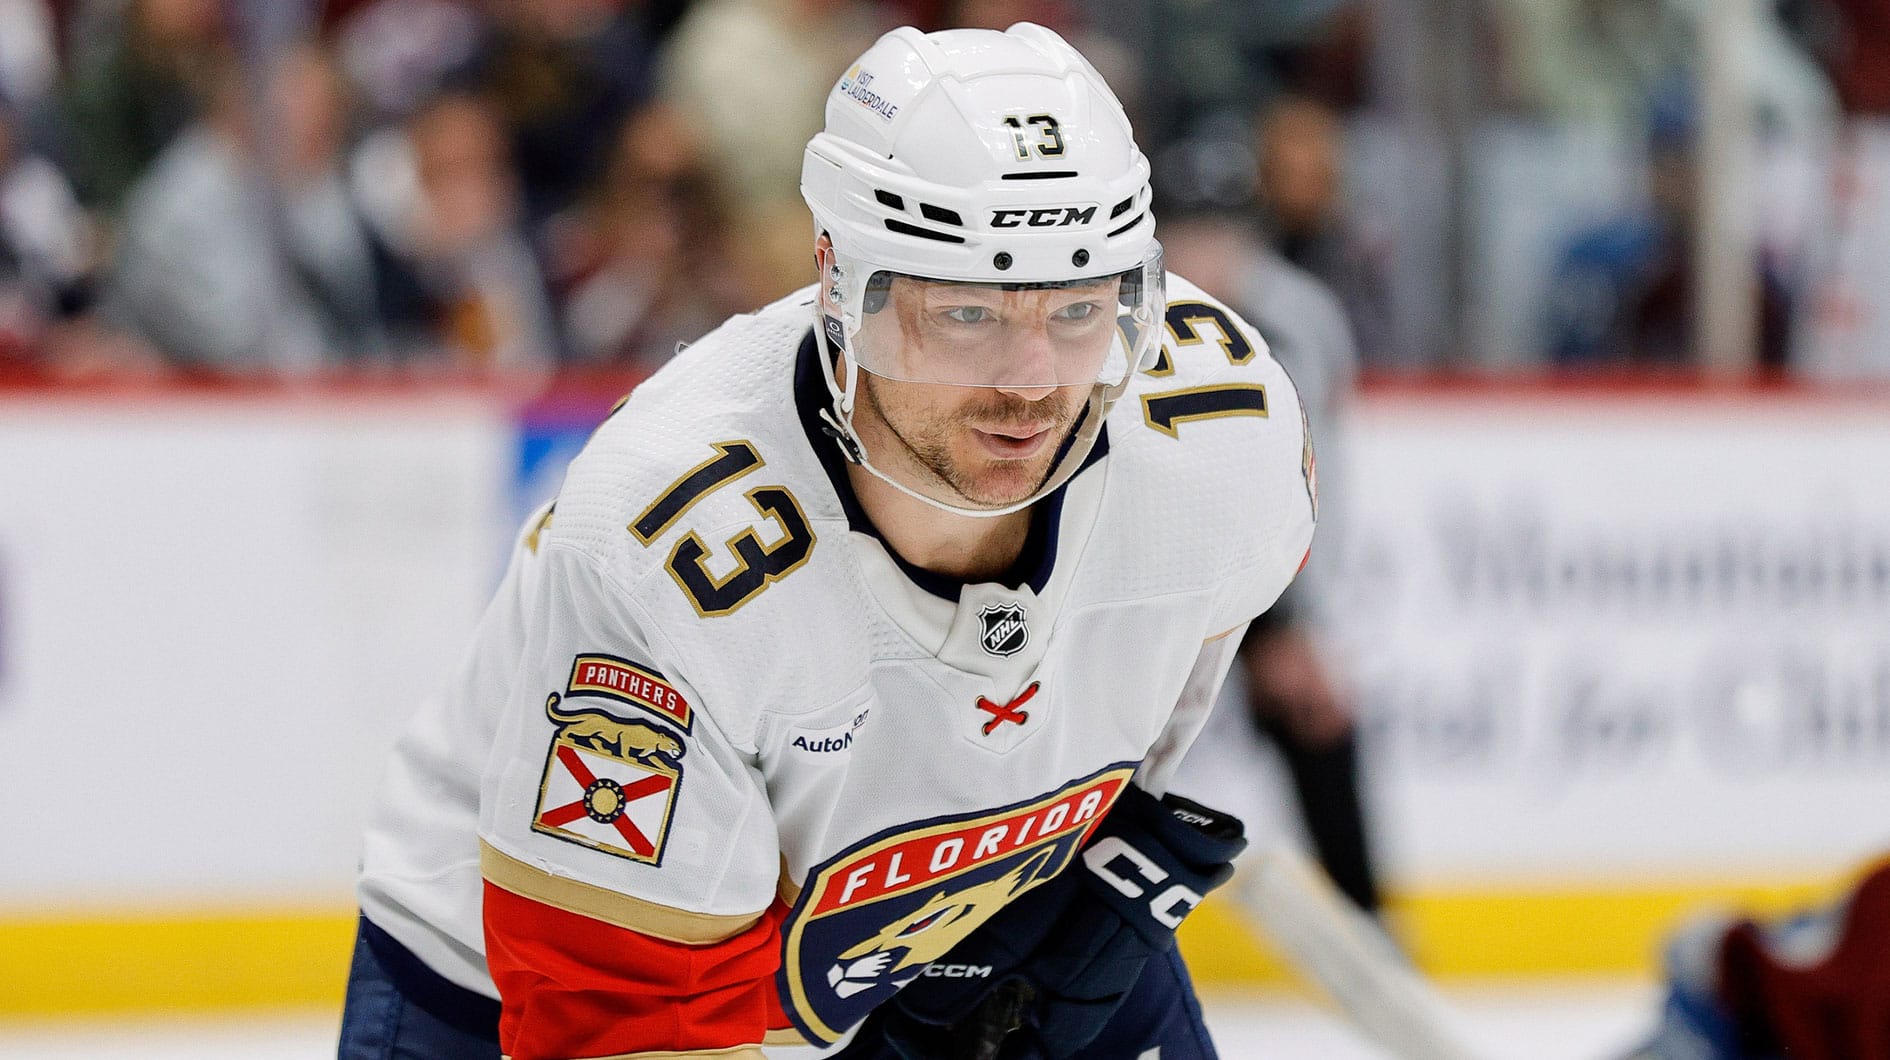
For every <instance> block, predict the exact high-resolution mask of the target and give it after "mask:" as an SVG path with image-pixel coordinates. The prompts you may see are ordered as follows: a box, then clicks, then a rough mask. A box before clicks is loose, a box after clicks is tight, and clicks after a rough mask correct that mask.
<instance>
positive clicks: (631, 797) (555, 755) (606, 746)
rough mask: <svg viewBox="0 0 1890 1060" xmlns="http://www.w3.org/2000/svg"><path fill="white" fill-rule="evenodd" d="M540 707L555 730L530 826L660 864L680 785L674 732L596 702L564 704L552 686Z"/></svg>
mask: <svg viewBox="0 0 1890 1060" xmlns="http://www.w3.org/2000/svg"><path fill="white" fill-rule="evenodd" d="M545 714H546V715H547V716H548V717H550V719H551V721H552V724H554V725H556V726H557V733H556V735H554V736H553V737H552V739H551V749H550V751H549V752H548V753H547V754H546V755H545V775H544V779H543V780H542V781H540V782H539V785H538V806H537V810H536V812H535V813H534V814H533V816H532V831H534V832H542V833H543V834H545V835H549V836H554V837H556V838H558V839H563V840H565V841H567V842H572V843H577V844H579V845H580V846H587V847H590V848H591V849H593V850H599V851H602V852H604V853H606V854H614V855H616V856H617V857H620V858H628V859H630V860H631V861H641V862H644V863H646V864H650V865H660V864H662V862H663V844H664V841H665V840H666V839H667V838H668V836H669V822H670V818H671V816H672V815H673V814H674V812H675V807H676V789H677V788H679V787H680V786H681V785H682V757H683V743H682V740H681V738H680V737H678V736H676V735H675V734H674V733H671V732H669V731H668V730H666V729H663V728H661V727H659V726H655V725H649V724H646V723H644V722H641V721H633V720H629V719H625V718H620V717H617V716H616V715H614V714H611V713H609V712H607V711H605V710H603V709H601V708H598V707H593V706H589V705H586V706H584V707H581V708H577V709H572V708H571V707H568V706H565V705H563V703H562V701H561V698H560V697H559V695H558V693H556V692H553V693H552V694H551V696H550V697H549V698H548V699H546V700H545Z"/></svg>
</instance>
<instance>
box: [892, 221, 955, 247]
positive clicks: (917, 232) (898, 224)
mask: <svg viewBox="0 0 1890 1060" xmlns="http://www.w3.org/2000/svg"><path fill="white" fill-rule="evenodd" d="M886 228H887V230H888V231H892V232H897V233H899V234H900V235H902V236H918V237H919V238H920V239H935V240H937V241H938V242H940V243H963V242H964V241H965V237H964V236H955V235H952V234H951V233H950V232H934V231H933V230H931V229H930V228H920V227H919V226H918V225H912V224H907V223H906V222H904V221H897V220H894V219H893V218H891V217H888V218H886Z"/></svg>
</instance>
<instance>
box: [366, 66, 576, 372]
mask: <svg viewBox="0 0 1890 1060" xmlns="http://www.w3.org/2000/svg"><path fill="white" fill-rule="evenodd" d="M353 168H354V181H355V187H356V191H357V195H358V197H359V201H360V202H361V203H362V206H363V208H364V210H365V212H366V214H367V216H368V217H369V218H370V220H371V222H372V228H373V232H374V237H375V241H376V245H377V247H378V248H379V249H380V261H379V264H380V266H381V269H382V272H381V275H380V300H379V301H380V306H381V309H382V314H383V318H384V319H385V320H386V322H387V325H388V327H389V329H390V331H391V334H392V340H393V344H394V347H395V349H396V352H397V353H398V354H399V356H400V357H401V358H402V359H404V360H406V361H408V362H410V363H427V362H430V361H444V362H445V363H450V364H452V365H455V366H458V367H462V368H469V369H473V370H477V371H488V370H498V371H543V370H547V369H549V368H550V367H551V366H552V365H553V364H555V363H556V360H557V354H558V347H557V342H556V338H555V335H554V332H553V330H552V318H551V310H550V305H549V301H548V298H547V295H546V290H545V280H544V272H543V270H542V269H541V267H540V265H539V261H538V257H537V254H536V252H535V251H534V249H533V247H532V245H531V243H530V241H529V240H528V239H527V237H526V235H525V232H524V229H523V204H522V200H521V196H520V192H519V182H518V176H517V174H516V173H515V172H514V171H513V169H512V161H511V156H510V152H509V149H508V147H507V143H506V135H505V129H504V126H503V125H502V124H501V121H500V118H499V115H498V113H497V111H496V110H495V108H494V107H493V106H492V104H491V103H490V102H488V101H487V100H486V99H485V98H484V97H482V96H479V95H475V94H472V93H468V92H459V91H449V92H446V93H443V94H441V95H438V96H436V97H434V98H433V99H431V100H429V101H428V102H427V103H425V104H423V105H422V106H421V107H420V108H419V109H418V110H416V111H415V112H414V113H413V115H412V116H411V117H410V118H409V119H408V120H407V122H406V123H405V124H404V125H403V126H402V127H399V128H390V129H385V130H382V131H381V132H379V133H377V134H375V135H374V136H372V137H370V138H369V139H368V141H367V142H365V143H364V144H363V145H362V147H361V149H360V151H359V152H357V155H356V158H355V164H354V167H353Z"/></svg>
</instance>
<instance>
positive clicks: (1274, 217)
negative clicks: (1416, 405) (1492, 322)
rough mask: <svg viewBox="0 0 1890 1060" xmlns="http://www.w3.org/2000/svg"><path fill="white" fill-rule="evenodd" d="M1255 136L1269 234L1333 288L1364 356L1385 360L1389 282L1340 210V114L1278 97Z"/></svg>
mask: <svg viewBox="0 0 1890 1060" xmlns="http://www.w3.org/2000/svg"><path fill="white" fill-rule="evenodd" d="M1254 143H1255V145H1256V146H1255V151H1254V155H1255V159H1256V163H1257V166H1258V168H1257V170H1256V172H1255V177H1254V184H1255V188H1256V197H1257V202H1258V207H1259V210H1260V215H1261V220H1262V225H1263V227H1264V230H1265V232H1266V235H1267V238H1268V240H1269V241H1270V242H1271V243H1272V244H1273V246H1274V247H1276V248H1277V249H1278V250H1279V252H1280V254H1281V256H1283V257H1284V258H1285V259H1286V260H1287V261H1289V262H1291V263H1293V264H1294V265H1297V266H1299V267H1300V268H1301V269H1304V270H1306V271H1307V272H1308V273H1311V274H1312V275H1313V276H1315V277H1317V278H1318V279H1319V280H1320V281H1321V282H1322V283H1324V284H1325V285H1326V286H1327V287H1328V288H1330V289H1331V290H1332V292H1333V293H1334V294H1336V295H1338V297H1339V301H1340V302H1341V303H1342V304H1343V305H1344V306H1345V315H1346V319H1347V321H1348V323H1349V325H1350V328H1351V331H1352V334H1353V335H1354V336H1355V337H1356V341H1357V349H1358V352H1359V354H1360V355H1361V356H1362V358H1363V359H1364V360H1365V361H1366V362H1367V363H1376V362H1382V361H1384V360H1386V359H1388V357H1389V352H1388V347H1389V346H1390V343H1391V331H1392V325H1391V295H1390V286H1389V283H1388V281H1387V280H1386V278H1385V275H1384V266H1383V264H1382V262H1381V261H1380V260H1379V255H1378V254H1377V253H1375V252H1374V251H1373V250H1372V249H1371V248H1369V247H1368V246H1366V245H1365V243H1364V242H1363V240H1361V239H1360V238H1359V235H1358V233H1357V232H1356V231H1354V230H1353V228H1352V227H1351V225H1350V223H1349V222H1348V220H1347V217H1346V214H1345V204H1344V176H1345V143H1344V131H1343V129H1342V128H1341V126H1340V122H1339V116H1338V114H1337V113H1335V112H1334V111H1333V110H1332V108H1330V107H1328V106H1326V105H1325V104H1323V103H1319V102H1316V101H1314V100H1312V99H1309V98H1306V97H1300V96H1283V97H1280V98H1278V99H1276V100H1274V101H1272V102H1271V103H1269V104H1268V105H1266V106H1264V107H1262V108H1261V110H1260V112H1259V114H1258V115H1257V118H1256V121H1255V124H1254Z"/></svg>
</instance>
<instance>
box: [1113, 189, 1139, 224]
mask: <svg viewBox="0 0 1890 1060" xmlns="http://www.w3.org/2000/svg"><path fill="white" fill-rule="evenodd" d="M1134 205H1135V196H1133V195H1131V196H1129V197H1128V198H1126V199H1124V200H1122V201H1121V202H1119V203H1116V205H1115V208H1114V209H1112V210H1110V211H1109V219H1110V220H1111V221H1113V220H1115V219H1116V218H1118V217H1121V216H1122V215H1123V214H1125V213H1128V212H1129V207H1131V206H1134Z"/></svg>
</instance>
